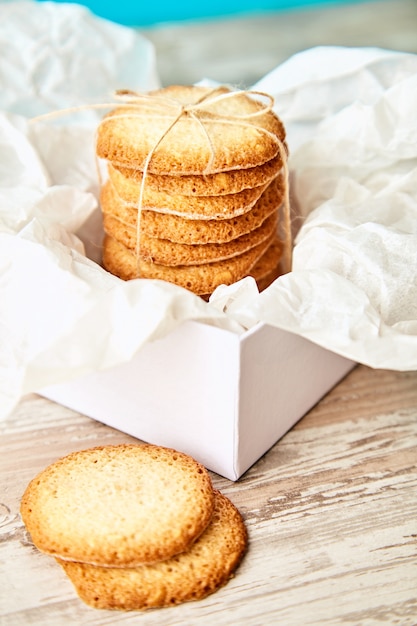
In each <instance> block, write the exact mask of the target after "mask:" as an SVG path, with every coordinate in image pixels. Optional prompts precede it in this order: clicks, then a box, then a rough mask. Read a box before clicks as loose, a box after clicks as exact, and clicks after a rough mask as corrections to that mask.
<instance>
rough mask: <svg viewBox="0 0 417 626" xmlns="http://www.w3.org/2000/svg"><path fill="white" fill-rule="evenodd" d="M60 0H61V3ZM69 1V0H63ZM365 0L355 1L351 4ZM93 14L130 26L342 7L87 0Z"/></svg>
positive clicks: (269, 1) (240, 0)
mask: <svg viewBox="0 0 417 626" xmlns="http://www.w3.org/2000/svg"><path fill="white" fill-rule="evenodd" d="M58 1H60V0H58ZM62 1H65V0H62ZM360 1H363V0H351V1H350V4H353V3H354V2H360ZM80 4H84V5H85V6H87V7H88V8H89V9H90V10H91V11H92V12H93V13H95V14H96V15H99V16H100V17H104V18H106V19H109V20H112V21H113V22H117V23H119V24H125V25H127V26H150V25H153V24H157V23H161V22H162V23H163V22H178V21H185V20H200V19H205V18H214V17H220V16H222V17H227V16H229V15H230V16H232V15H234V16H236V15H247V14H248V13H249V14H250V13H255V12H257V13H259V12H261V13H264V12H267V11H282V10H289V9H302V8H306V7H309V8H311V7H312V6H320V5H330V4H342V2H341V1H337V0H319V1H318V0H192V1H191V2H188V1H187V0H154V1H152V0H133V1H130V0H119V1H118V0H84V1H83V2H80Z"/></svg>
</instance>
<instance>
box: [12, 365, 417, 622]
mask: <svg viewBox="0 0 417 626" xmlns="http://www.w3.org/2000/svg"><path fill="white" fill-rule="evenodd" d="M0 432H1V441H2V454H1V456H0V468H1V487H0V503H1V504H0V581H1V587H0V624H1V625H5V626H6V625H7V626H20V625H22V626H23V625H26V624H39V625H42V626H49V625H50V626H52V625H54V626H56V625H58V626H59V625H60V624H65V625H72V624H74V625H82V624H89V625H91V626H98V625H100V626H102V625H105V624H114V623H115V622H117V623H126V624H128V623H132V624H138V623H140V624H141V625H142V624H145V625H151V624H152V625H153V624H155V625H156V624H158V625H160V626H179V625H184V624H190V625H191V624H196V623H198V624H207V625H208V624H210V625H212V624H213V623H216V624H218V625H219V626H222V625H230V624H232V623H233V624H245V625H249V626H263V625H276V624H283V625H285V626H288V625H299V624H302V625H309V626H313V625H314V626H318V625H319V624H320V625H321V626H327V625H329V626H330V625H331V626H335V625H338V624H343V625H350V624H352V625H361V626H362V625H366V626H368V625H374V624H375V625H376V624H399V625H400V626H413V625H415V624H416V623H417V601H416V589H417V372H404V373H399V372H390V371H382V370H372V369H369V368H366V367H364V366H358V367H357V368H355V369H354V370H353V371H352V372H351V373H350V374H349V375H348V376H347V377H346V378H345V380H343V381H342V382H341V383H340V384H339V385H337V386H336V387H335V388H334V389H333V390H332V391H331V392H330V393H329V394H328V395H327V396H326V397H325V398H324V399H323V400H322V401H321V402H320V403H319V404H318V405H317V406H316V407H314V409H313V410H312V411H310V413H308V414H307V415H306V416H305V417H304V418H303V419H302V420H301V421H300V422H299V423H298V424H297V425H296V426H295V427H294V428H293V429H292V430H291V431H290V432H289V433H288V434H287V435H286V436H285V437H283V438H282V439H281V441H279V442H278V443H277V444H276V445H274V446H273V447H272V448H271V450H269V452H268V453H267V454H265V455H264V457H262V458H261V459H260V460H259V461H258V462H257V463H256V464H255V465H254V466H253V467H252V468H251V469H250V470H249V471H248V472H247V473H246V474H245V475H244V476H243V477H242V478H241V479H240V480H239V481H238V482H237V483H233V482H230V481H228V480H227V479H225V478H222V477H220V476H218V475H216V474H213V473H212V479H213V483H214V485H215V486H216V487H217V488H219V489H221V491H222V492H223V493H225V494H226V495H227V496H228V497H229V498H230V499H231V500H232V501H233V502H234V503H235V504H236V505H237V506H238V507H239V509H240V511H241V512H242V514H243V516H244V518H245V521H246V524H247V527H248V531H249V537H250V546H249V550H248V553H247V555H246V557H245V559H244V561H243V563H242V565H241V566H240V568H239V569H238V571H237V572H236V575H235V577H234V578H233V579H232V580H231V581H230V582H229V583H228V584H227V585H226V586H225V587H223V588H222V589H221V590H219V591H218V592H217V593H215V594H213V595H212V596H210V597H209V598H207V599H205V600H203V601H199V602H191V603H188V604H185V605H180V606H178V607H174V608H169V609H162V610H155V611H151V612H148V613H140V614H139V615H138V614H135V613H123V612H117V613H116V614H115V613H114V612H110V611H98V610H95V609H91V608H89V607H87V606H86V605H84V604H83V603H82V602H81V601H80V600H79V599H78V597H77V596H76V594H75V592H74V590H73V588H72V586H71V583H70V582H69V581H68V579H67V578H66V576H65V574H64V573H63V572H62V570H61V568H60V567H59V566H58V565H57V564H56V563H55V561H54V560H53V559H51V558H50V557H48V556H46V555H43V554H40V553H39V552H38V551H37V550H36V549H35V548H34V546H33V545H32V543H31V541H30V538H29V537H28V535H27V533H26V531H25V529H24V527H23V525H22V522H21V520H20V517H19V514H18V509H19V501H20V497H21V494H22V492H23V490H24V488H25V486H26V484H27V482H28V481H29V480H30V479H31V478H32V477H33V476H34V475H35V474H36V473H37V472H38V471H40V470H41V469H43V467H45V466H46V465H47V464H48V463H50V462H52V461H54V460H55V459H56V458H57V457H59V456H62V455H64V454H66V453H67V452H69V451H71V450H76V449H81V448H84V447H89V446H92V445H98V444H103V443H117V442H122V441H131V440H132V438H131V437H129V436H128V435H125V434H123V433H120V432H118V431H116V430H113V429H111V428H108V427H106V426H104V425H102V424H100V423H98V422H95V421H94V420H91V419H89V418H86V417H84V416H82V415H79V414H78V413H75V412H73V411H70V410H69V409H66V408H64V407H61V406H59V405H56V404H54V403H53V402H50V401H48V400H46V399H44V398H41V397H39V396H36V395H30V396H27V397H25V398H24V399H23V400H22V401H21V403H20V404H19V406H18V407H17V409H16V410H15V412H14V413H13V414H12V415H11V416H10V418H9V419H8V420H6V421H5V422H3V423H0Z"/></svg>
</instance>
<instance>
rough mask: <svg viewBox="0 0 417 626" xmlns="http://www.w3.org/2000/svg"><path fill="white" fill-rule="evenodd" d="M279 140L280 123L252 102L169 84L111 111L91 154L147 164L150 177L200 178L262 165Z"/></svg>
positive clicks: (140, 165) (206, 89)
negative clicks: (196, 176) (181, 176)
mask: <svg viewBox="0 0 417 626" xmlns="http://www.w3.org/2000/svg"><path fill="white" fill-rule="evenodd" d="M284 139H285V130H284V127H283V124H282V122H281V120H280V119H279V118H278V116H277V115H276V114H275V113H274V112H273V111H272V110H268V109H267V108H266V107H265V103H261V102H260V101H259V99H257V98H256V97H251V96H249V95H247V94H246V93H245V92H239V91H235V92H232V91H231V90H230V89H228V88H227V87H223V86H222V87H216V88H212V87H202V86H196V85H191V86H182V85H178V86H177V85H171V86H169V87H165V88H163V89H160V90H157V91H153V92H149V93H148V94H147V95H142V96H138V98H136V99H135V102H134V103H132V104H131V105H126V106H124V107H118V108H116V109H115V110H113V111H111V112H110V113H109V114H108V115H107V116H106V117H105V118H104V119H103V120H102V122H101V124H100V125H99V128H98V134H97V155H98V156H99V157H101V158H104V159H107V160H108V161H110V162H112V163H115V164H116V165H118V166H122V167H123V166H126V165H127V166H129V167H133V168H137V169H139V170H142V171H143V170H144V169H145V167H146V164H147V163H148V171H149V172H150V173H152V174H159V175H160V174H163V175H173V174H175V175H190V174H191V175H196V174H197V175H203V174H206V173H216V172H225V171H229V170H236V169H239V170H241V169H247V168H252V167H256V166H258V165H262V164H264V163H266V162H267V161H270V160H271V159H273V158H274V157H276V156H277V155H278V154H279V152H280V146H281V145H282V142H283V141H284ZM148 156H150V158H149V159H148Z"/></svg>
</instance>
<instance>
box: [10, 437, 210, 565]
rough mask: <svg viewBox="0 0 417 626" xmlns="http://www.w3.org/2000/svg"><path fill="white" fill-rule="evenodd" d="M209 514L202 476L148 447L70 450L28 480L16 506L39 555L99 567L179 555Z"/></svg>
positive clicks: (197, 467)
mask: <svg viewBox="0 0 417 626" xmlns="http://www.w3.org/2000/svg"><path fill="white" fill-rule="evenodd" d="M213 509H214V495H213V488H212V484H211V480H210V476H209V474H208V472H207V470H206V469H205V468H204V467H203V466H202V465H201V464H200V463H198V462H197V461H195V460H194V459H192V458H191V457H189V456H188V455H186V454H183V453H180V452H177V451H175V450H172V449H170V448H164V447H160V446H153V445H148V444H137V445H134V444H131V445H127V444H122V445H115V446H101V447H96V448H90V449H87V450H81V451H79V452H73V453H71V454H69V455H68V456H66V457H64V458H62V459H60V460H58V461H57V462H56V463H53V464H52V465H50V466H48V467H47V468H46V469H45V470H44V471H42V472H41V473H40V474H39V475H38V476H37V477H36V478H34V479H33V480H32V481H31V482H30V483H29V485H28V487H27V489H26V491H25V493H24V495H23V497H22V501H21V515H22V519H23V521H24V523H25V525H26V527H27V529H28V531H29V533H30V535H31V537H32V540H33V543H34V544H35V545H36V546H37V548H38V549H39V550H41V551H43V552H45V553H47V554H50V555H53V556H57V557H60V558H61V559H64V560H70V561H78V562H83V563H90V564H96V565H104V566H106V567H127V566H129V567H133V566H137V565H142V564H143V563H151V562H154V561H158V560H161V559H168V558H170V557H172V556H173V555H175V554H178V553H179V552H183V551H184V550H186V549H187V548H188V547H189V545H190V544H191V543H193V542H194V541H195V540H196V539H197V538H198V537H199V536H200V535H201V533H202V532H203V531H204V530H205V529H206V527H207V525H208V524H209V522H210V520H211V517H212V514H213Z"/></svg>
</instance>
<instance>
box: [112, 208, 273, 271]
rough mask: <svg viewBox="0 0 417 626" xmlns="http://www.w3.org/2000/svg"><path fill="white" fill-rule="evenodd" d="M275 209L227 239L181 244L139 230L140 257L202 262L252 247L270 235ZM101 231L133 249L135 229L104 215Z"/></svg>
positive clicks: (167, 262) (172, 263)
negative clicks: (247, 230)
mask: <svg viewBox="0 0 417 626" xmlns="http://www.w3.org/2000/svg"><path fill="white" fill-rule="evenodd" d="M277 224H278V211H275V213H273V214H272V215H270V216H269V217H268V218H267V219H266V220H265V221H264V222H263V224H261V226H259V227H258V228H257V229H256V230H254V231H252V232H251V233H247V234H246V235H242V236H241V237H237V238H236V239H232V241H227V242H226V243H206V244H191V245H190V244H184V243H173V242H172V241H169V239H160V238H156V237H148V235H146V234H145V233H143V232H142V233H141V237H140V255H141V257H142V258H143V259H145V260H149V261H151V262H152V263H158V264H161V265H169V266H177V265H201V264H204V263H213V262H215V261H224V260H225V259H230V258H232V257H234V256H238V255H240V254H243V253H244V252H246V251H248V250H250V249H251V248H254V247H255V246H257V245H259V244H260V243H263V242H264V241H266V240H267V239H270V238H271V236H272V235H273V233H274V232H275V231H276V229H277ZM103 226H104V231H105V232H106V233H107V234H108V235H110V236H111V237H113V238H114V239H116V240H117V241H119V242H120V243H121V244H123V245H124V246H125V247H126V248H129V249H130V250H132V251H133V252H135V249H136V241H137V236H136V229H135V228H132V227H126V226H125V225H124V224H123V223H122V222H120V221H119V220H116V219H112V218H111V217H110V219H109V217H108V216H106V215H104V216H103Z"/></svg>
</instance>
